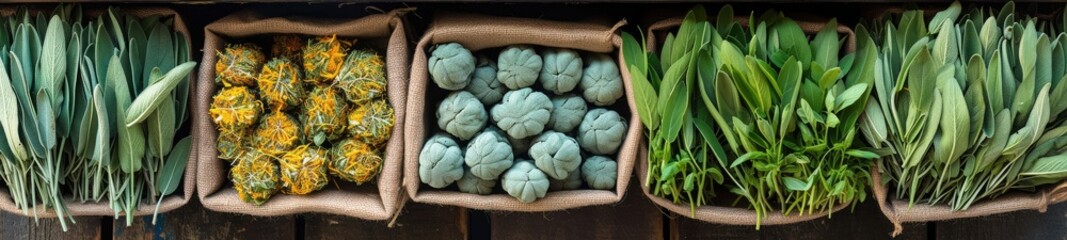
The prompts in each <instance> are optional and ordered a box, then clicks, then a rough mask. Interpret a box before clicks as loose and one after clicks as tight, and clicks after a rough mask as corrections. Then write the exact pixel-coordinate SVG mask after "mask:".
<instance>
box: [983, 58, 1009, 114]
mask: <svg viewBox="0 0 1067 240" xmlns="http://www.w3.org/2000/svg"><path fill="white" fill-rule="evenodd" d="M1000 60H1001V57H1000V51H993V54H992V57H991V58H989V65H988V66H989V67H988V68H986V70H987V73H986V77H987V78H986V84H985V86H986V89H987V90H986V91H987V92H988V95H986V97H987V98H989V109H991V110H992V112H994V113H996V112H1000V110H1002V109H1004V108H1005V107H1006V106H1004V83H1003V82H1002V81H1001V80H1002V78H1001V76H1002V74H1001V67H1002V66H1003V65H1001V63H1000Z"/></svg>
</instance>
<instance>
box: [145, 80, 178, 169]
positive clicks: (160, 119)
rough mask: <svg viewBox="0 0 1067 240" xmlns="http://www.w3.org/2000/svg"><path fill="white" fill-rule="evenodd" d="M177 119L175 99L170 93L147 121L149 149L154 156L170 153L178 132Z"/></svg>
mask: <svg viewBox="0 0 1067 240" xmlns="http://www.w3.org/2000/svg"><path fill="white" fill-rule="evenodd" d="M175 121H177V118H176V117H175V115H174V100H173V99H172V98H170V96H169V94H168V96H167V97H166V98H164V99H163V103H162V104H160V105H159V108H157V109H156V111H155V112H153V113H152V114H151V115H149V117H148V121H145V124H146V125H148V135H146V137H147V138H148V139H149V141H148V149H149V152H150V153H152V154H154V156H156V157H163V156H167V154H170V150H171V146H173V145H174V135H175V134H176V133H177V131H176V130H177V129H175V128H176V127H177V126H176V125H175Z"/></svg>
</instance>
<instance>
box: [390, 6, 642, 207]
mask: <svg viewBox="0 0 1067 240" xmlns="http://www.w3.org/2000/svg"><path fill="white" fill-rule="evenodd" d="M625 24H626V23H625V21H621V22H618V23H617V24H615V25H614V26H612V25H610V24H592V23H577V22H556V21H548V20H539V19H525V18H511V17H490V16H481V15H468V14H455V13H442V14H438V16H437V18H436V19H434V21H433V23H432V25H431V26H430V29H429V30H427V32H426V34H425V35H423V37H422V40H420V41H419V43H418V45H417V46H416V49H415V57H414V58H413V61H412V70H411V92H410V94H408V103H409V105H408V109H407V111H408V113H409V114H408V115H407V116H408V119H407V121H408V125H407V126H406V128H405V129H404V132H405V135H406V136H407V138H406V139H405V150H404V151H405V154H404V159H405V160H404V162H405V164H404V188H405V189H406V190H407V192H408V196H409V197H410V198H411V199H412V200H414V201H416V202H421V203H433V204H442V205H453V206H461V207H466V208H473V209H482V210H500V211H518V212H544V211H555V210H563V209H570V208H578V207H583V206H592V205H603V204H612V203H617V202H618V201H619V200H621V199H622V197H623V194H625V192H626V187H627V184H628V183H629V180H630V176H631V173H632V172H633V165H634V159H635V157H636V153H637V146H638V141H639V140H638V139H640V137H641V123H640V120H639V119H638V117H637V110H636V108H635V106H636V105H635V103H634V99H633V87H632V86H631V84H630V75H629V71H628V70H626V66H625V65H624V64H622V55H621V54H622V52H621V51H619V49H620V47H621V46H622V40H621V38H620V37H619V35H618V34H616V30H618V28H619V27H621V26H623V25H625ZM446 42H457V43H460V44H462V45H463V46H464V47H466V48H468V49H470V50H471V51H478V50H482V49H487V48H496V47H503V46H508V45H515V44H529V45H536V46H543V47H559V48H570V49H575V50H579V51H589V52H598V53H608V54H614V55H616V56H618V57H617V59H618V62H619V69H620V70H621V73H622V78H623V83H624V85H623V87H624V88H625V96H626V104H627V105H628V106H627V107H625V109H615V110H616V111H619V112H620V113H622V114H625V113H627V112H628V113H630V115H629V116H627V117H628V118H629V121H630V122H629V123H628V124H629V129H628V130H627V135H626V140H625V141H624V142H623V144H622V147H621V148H620V149H619V152H618V153H617V155H616V158H615V159H616V160H617V161H618V178H617V180H616V182H615V190H614V191H607V190H571V191H555V192H548V194H547V195H545V198H542V199H539V200H537V201H535V202H533V203H522V202H519V201H518V200H516V199H515V198H513V197H511V196H509V195H507V194H504V193H496V194H491V195H477V194H469V193H462V192H458V191H454V190H439V189H433V188H430V187H427V186H423V185H422V184H421V183H420V180H419V153H420V152H421V151H422V145H423V142H424V141H425V140H426V137H427V136H429V135H428V134H431V131H433V129H435V128H436V124H435V123H434V121H433V119H432V116H433V115H434V111H435V110H434V109H435V106H436V105H437V103H435V102H428V101H427V96H428V95H444V94H447V93H445V92H444V91H442V90H439V89H437V88H436V87H430V86H428V85H427V84H428V83H430V84H432V82H431V81H430V76H429V72H428V71H427V70H426V64H427V63H426V61H427V52H426V51H427V50H428V48H429V47H430V46H432V45H434V44H438V43H446ZM420 190H421V191H420Z"/></svg>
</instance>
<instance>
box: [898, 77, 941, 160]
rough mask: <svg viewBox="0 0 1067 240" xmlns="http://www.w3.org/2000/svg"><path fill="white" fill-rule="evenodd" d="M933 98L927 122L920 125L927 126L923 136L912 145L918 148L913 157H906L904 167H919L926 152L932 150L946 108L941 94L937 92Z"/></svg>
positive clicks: (924, 128)
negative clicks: (943, 109)
mask: <svg viewBox="0 0 1067 240" xmlns="http://www.w3.org/2000/svg"><path fill="white" fill-rule="evenodd" d="M935 90H936V89H935ZM933 96H934V98H933V104H932V106H931V107H930V111H929V112H928V114H927V118H926V122H924V123H920V124H925V126H924V127H923V128H922V129H923V131H922V135H920V137H919V138H918V139H917V140H918V142H915V143H914V144H913V145H912V146H916V148H915V151H913V152H912V154H911V156H905V157H906V158H905V161H904V165H905V166H907V167H915V166H918V164H919V162H920V161H922V160H923V156H925V155H926V151H928V150H929V149H930V146H931V143H932V142H933V140H934V136H935V135H936V133H937V131H936V129H937V126H938V124H940V123H941V113H942V108H943V107H944V106H942V100H941V94H940V93H938V92H936V91H935V92H934V94H933Z"/></svg>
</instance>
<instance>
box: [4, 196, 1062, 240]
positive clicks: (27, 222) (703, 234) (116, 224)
mask: <svg viewBox="0 0 1067 240" xmlns="http://www.w3.org/2000/svg"><path fill="white" fill-rule="evenodd" d="M639 190H640V189H638V188H636V187H634V188H632V189H630V191H629V192H628V193H627V194H626V198H625V199H624V200H623V201H622V202H621V203H619V204H617V205H610V206H597V207H586V208H580V209H573V210H568V211H562V212H552V213H506V212H484V211H475V210H469V209H463V208H458V207H445V206H435V205H424V204H415V203H409V204H408V205H407V206H406V207H405V208H404V210H403V212H404V213H403V214H402V215H401V216H400V218H399V219H398V220H397V224H396V226H395V227H393V228H389V227H387V223H386V222H380V221H364V220H359V219H355V218H350V217H343V216H335V215H327V214H302V215H296V216H285V217H251V216H245V215H237V214H229V213H218V212H212V211H210V210H207V209H204V208H203V207H202V206H200V203H199V202H196V201H195V200H194V201H193V202H191V203H190V204H189V205H186V206H185V207H183V208H180V209H178V210H176V211H174V212H170V213H166V214H162V215H160V219H159V223H158V224H156V225H152V224H151V221H152V219H151V216H147V217H140V218H138V219H137V221H135V222H134V224H133V226H130V227H126V226H125V221H124V220H118V221H115V220H113V219H112V218H110V217H81V218H77V219H76V220H77V222H78V223H77V224H74V225H72V227H71V229H70V230H69V231H67V232H63V231H62V230H61V229H60V227H59V223H58V222H57V221H55V220H54V219H40V220H39V221H38V222H36V223H35V222H34V220H33V218H27V217H21V216H17V215H14V214H10V213H0V239H270V240H288V239H413V240H429V239H890V236H889V233H890V232H891V231H892V230H893V227H892V225H891V224H890V223H889V221H887V220H886V219H885V217H884V216H882V214H881V212H879V211H878V206H877V204H876V203H875V202H874V201H867V202H866V203H863V204H861V205H859V206H857V207H856V209H855V210H854V211H851V212H850V211H848V210H844V211H842V212H839V213H840V214H834V216H833V217H832V218H829V219H826V218H823V219H818V220H815V221H810V222H803V223H797V224H790V225H782V226H764V227H763V228H762V229H761V230H758V231H757V230H755V229H754V228H753V227H750V226H727V225H719V224H709V223H704V222H700V221H694V220H690V219H688V218H685V217H682V216H675V215H669V214H665V213H664V211H662V210H661V209H659V208H657V207H655V205H653V204H652V202H651V201H649V200H648V199H647V198H645V197H644V196H643V195H641V192H640V191H639ZM896 239H907V240H913V239H915V240H918V239H1042V240H1044V239H1067V204H1059V205H1055V206H1052V207H1050V208H1049V209H1048V212H1046V213H1044V214H1039V213H1037V212H1034V211H1028V212H1015V213H1007V214H1000V215H993V216H988V217H981V218H973V219H966V220H956V221H943V222H930V223H912V224H907V225H906V226H905V228H904V234H902V235H901V236H898V237H897V238H896Z"/></svg>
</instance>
